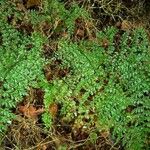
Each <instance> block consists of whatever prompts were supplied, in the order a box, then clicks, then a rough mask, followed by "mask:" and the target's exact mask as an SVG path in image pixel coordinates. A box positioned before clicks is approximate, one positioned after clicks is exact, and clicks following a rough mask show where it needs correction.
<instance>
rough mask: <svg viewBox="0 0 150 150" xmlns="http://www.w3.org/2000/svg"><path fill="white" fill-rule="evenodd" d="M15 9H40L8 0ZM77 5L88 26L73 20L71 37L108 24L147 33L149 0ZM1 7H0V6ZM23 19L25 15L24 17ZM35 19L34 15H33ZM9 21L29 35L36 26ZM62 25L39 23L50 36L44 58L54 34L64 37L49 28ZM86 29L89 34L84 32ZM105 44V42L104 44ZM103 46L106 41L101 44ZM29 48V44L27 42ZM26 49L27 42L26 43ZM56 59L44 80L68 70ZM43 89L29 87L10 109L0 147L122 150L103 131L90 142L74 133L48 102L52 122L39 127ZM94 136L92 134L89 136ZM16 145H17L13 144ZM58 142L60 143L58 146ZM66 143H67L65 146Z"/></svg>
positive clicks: (31, 0)
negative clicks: (10, 118)
mask: <svg viewBox="0 0 150 150" xmlns="http://www.w3.org/2000/svg"><path fill="white" fill-rule="evenodd" d="M11 1H12V3H14V5H15V6H16V7H17V9H18V10H19V11H22V12H24V16H26V13H28V14H30V11H40V7H41V1H40V0H20V1H19V0H18V1H17V0H11ZM75 1H76V3H77V4H78V5H79V6H80V7H84V8H85V9H86V10H87V11H88V12H89V13H90V14H91V16H92V23H93V24H92V25H88V24H86V23H84V22H82V20H80V19H79V20H76V25H75V26H76V27H75V28H76V29H75V31H74V35H73V37H72V40H74V41H79V40H81V39H87V38H88V39H93V38H94V34H95V32H96V31H97V30H102V29H104V28H106V27H108V26H115V27H117V28H118V29H119V30H123V31H127V30H132V29H134V28H138V27H143V28H144V29H145V30H146V31H147V33H148V34H150V32H149V31H150V9H149V8H150V1H149V0H144V1H143V0H120V2H119V1H117V0H116V1H112V0H105V1H103V0H98V1H86V0H75ZM61 2H62V3H63V4H65V7H66V8H69V7H70V6H71V5H72V4H73V0H68V1H67V0H61ZM0 7H1V6H0ZM24 19H25V17H24ZM37 19H38V18H37ZM8 20H9V22H11V24H14V26H15V27H17V28H18V30H21V31H23V32H26V33H27V34H28V35H30V34H31V33H32V32H33V31H36V30H37V27H36V26H33V25H31V24H25V23H24V22H25V21H24V20H20V21H18V22H15V18H13V16H9V18H8ZM54 28H55V29H56V28H63V26H62V25H61V22H58V21H56V22H55V24H54V25H51V24H49V23H47V22H45V24H43V25H42V27H41V30H42V32H43V33H44V34H45V35H46V36H47V37H48V38H50V39H51V41H52V42H51V43H50V44H49V45H44V46H43V55H44V57H45V58H48V57H50V56H51V55H52V54H53V53H54V52H55V51H56V49H57V39H58V37H63V36H64V37H65V36H67V35H66V34H67V33H65V32H62V30H61V29H60V32H59V30H58V32H53V29H54ZM88 32H89V33H90V34H88ZM105 44H106V45H105ZM104 46H107V42H106V43H104ZM31 47H32V45H31ZM29 48H30V45H29ZM57 64H59V62H55V64H51V65H50V66H45V68H44V73H45V77H46V78H47V80H48V81H50V80H52V79H53V78H54V77H55V76H57V77H63V76H65V75H66V74H67V73H68V70H66V69H64V70H61V69H59V68H58V67H57ZM43 97H44V91H43V90H42V89H35V88H31V89H30V90H29V91H28V95H27V96H25V97H24V98H23V100H22V102H21V103H19V104H18V106H17V107H16V108H15V109H13V113H14V114H16V115H17V119H15V120H14V121H13V123H12V125H11V126H9V129H8V132H7V133H6V135H5V136H4V138H3V146H2V147H1V148H0V150H1V149H2V150H3V149H5V150H12V149H15V150H55V149H56V150H65V149H68V150H123V149H124V148H123V147H122V144H121V143H119V144H117V145H115V144H114V142H113V140H112V139H111V138H110V137H109V133H107V132H106V131H104V132H100V133H99V135H98V139H97V140H96V142H95V143H94V144H93V143H91V142H89V139H90V137H89V134H88V133H86V132H82V131H80V130H78V131H76V132H77V133H75V132H74V131H73V129H72V125H68V124H62V122H61V121H60V119H61V118H58V117H56V116H57V113H59V109H60V106H59V105H57V104H55V103H54V104H52V105H51V106H50V108H49V109H50V112H51V114H53V115H54V116H55V117H54V123H53V127H52V130H51V131H50V132H46V131H45V130H44V128H43V123H42V119H41V116H42V113H43V112H44V104H43ZM93 136H94V135H93ZM16 145H17V147H16ZM60 145H61V146H60ZM68 145H69V146H68Z"/></svg>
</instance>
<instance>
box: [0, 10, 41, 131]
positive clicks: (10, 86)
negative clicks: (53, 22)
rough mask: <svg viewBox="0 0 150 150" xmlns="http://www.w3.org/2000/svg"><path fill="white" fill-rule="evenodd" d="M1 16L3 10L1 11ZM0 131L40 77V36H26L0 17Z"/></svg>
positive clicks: (5, 18)
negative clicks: (12, 111)
mask: <svg viewBox="0 0 150 150" xmlns="http://www.w3.org/2000/svg"><path fill="white" fill-rule="evenodd" d="M4 13H5V11H4ZM0 34H1V45H0V61H1V63H0V81H1V84H2V85H1V87H0V131H2V130H3V129H5V127H6V126H5V125H6V124H7V123H10V120H11V118H12V117H13V114H12V113H11V109H12V108H14V107H15V106H16V104H17V103H18V102H20V101H21V100H22V97H23V96H24V95H26V94H27V89H28V88H29V86H33V84H35V83H36V79H37V78H38V77H40V76H42V67H43V65H44V59H43V58H42V56H41V50H42V45H43V42H44V39H43V37H42V36H41V35H40V34H39V33H37V32H36V33H35V32H34V33H33V34H32V36H28V35H26V34H23V33H21V32H19V31H18V30H17V29H15V28H14V27H13V26H12V25H10V24H9V23H8V22H7V16H6V15H4V16H3V14H1V15H0Z"/></svg>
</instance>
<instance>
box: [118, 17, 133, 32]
mask: <svg viewBox="0 0 150 150" xmlns="http://www.w3.org/2000/svg"><path fill="white" fill-rule="evenodd" d="M121 29H122V30H124V31H127V30H130V29H132V24H131V22H130V21H127V20H123V21H122V23H121Z"/></svg>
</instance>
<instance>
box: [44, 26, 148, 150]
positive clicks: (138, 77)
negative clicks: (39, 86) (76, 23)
mask: <svg viewBox="0 0 150 150" xmlns="http://www.w3.org/2000/svg"><path fill="white" fill-rule="evenodd" d="M117 35H119V36H120V35H121V34H120V33H119V31H117V29H115V28H112V27H110V28H107V29H105V30H104V31H101V32H99V33H97V40H95V41H92V42H90V41H89V42H87V41H81V42H79V43H73V42H70V41H69V40H68V41H66V40H63V39H62V40H61V41H60V42H59V50H58V51H57V52H56V53H55V57H54V58H52V61H53V60H57V59H58V60H61V61H62V63H61V64H60V68H62V69H63V68H69V69H70V72H69V73H68V74H67V76H65V77H63V78H62V79H57V81H56V80H53V81H51V84H52V85H53V86H52V87H53V88H51V90H50V91H52V92H51V93H53V96H52V95H51V94H50V95H49V98H45V104H46V106H47V105H49V104H50V103H52V102H54V101H55V102H58V103H60V104H61V105H62V107H61V116H62V118H63V119H65V120H66V121H68V122H70V121H71V120H73V119H74V120H75V124H76V123H77V124H78V126H82V127H83V126H84V128H90V127H91V125H92V123H93V122H94V121H95V119H94V118H97V120H96V126H97V128H98V129H104V130H110V129H113V133H112V134H113V137H112V138H114V140H116V143H117V142H118V141H120V140H121V139H122V140H123V144H124V146H125V147H126V149H139V150H140V149H143V148H144V146H145V144H146V138H147V136H148V130H149V123H150V122H149V118H150V116H149V113H148V112H149V110H150V105H149V104H150V103H149V89H150V84H149V83H150V78H149V77H150V72H149V70H150V66H149V63H148V62H149V61H150V53H149V48H150V47H149V43H148V38H147V35H146V33H145V32H144V30H143V29H137V30H134V31H132V32H124V33H123V34H122V36H121V37H120V39H119V42H117V43H116V36H117ZM106 39H107V42H108V43H107V44H108V47H105V46H103V43H102V42H103V40H106ZM52 89H55V90H54V91H55V92H54V91H53V90H52ZM56 91H57V92H56ZM50 99H51V100H50ZM91 112H92V113H91ZM93 116H95V117H93ZM89 118H90V121H89V122H88V123H87V122H84V121H83V120H84V119H89ZM116 137H117V139H116Z"/></svg>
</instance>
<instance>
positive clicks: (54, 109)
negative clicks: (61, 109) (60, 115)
mask: <svg viewBox="0 0 150 150" xmlns="http://www.w3.org/2000/svg"><path fill="white" fill-rule="evenodd" d="M49 112H50V113H51V115H52V116H53V117H55V116H56V114H57V112H58V105H57V104H56V103H52V104H51V105H50V106H49Z"/></svg>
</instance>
